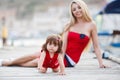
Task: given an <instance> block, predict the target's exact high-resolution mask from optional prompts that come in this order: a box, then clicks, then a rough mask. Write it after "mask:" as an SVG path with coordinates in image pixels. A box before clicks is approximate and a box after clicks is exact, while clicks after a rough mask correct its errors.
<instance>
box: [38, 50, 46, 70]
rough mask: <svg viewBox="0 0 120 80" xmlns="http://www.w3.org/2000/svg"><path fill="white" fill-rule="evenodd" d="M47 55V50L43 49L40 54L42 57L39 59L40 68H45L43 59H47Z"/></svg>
mask: <svg viewBox="0 0 120 80" xmlns="http://www.w3.org/2000/svg"><path fill="white" fill-rule="evenodd" d="M45 55H46V54H45V52H44V51H42V52H41V54H40V59H39V61H38V69H42V68H43V67H42V65H43V61H44V59H45Z"/></svg>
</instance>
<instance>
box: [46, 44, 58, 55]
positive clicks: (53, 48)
mask: <svg viewBox="0 0 120 80" xmlns="http://www.w3.org/2000/svg"><path fill="white" fill-rule="evenodd" d="M47 50H48V51H49V52H50V53H55V52H56V51H57V50H58V45H55V44H53V43H51V44H50V43H48V44H47Z"/></svg>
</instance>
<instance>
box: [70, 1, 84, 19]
mask: <svg viewBox="0 0 120 80" xmlns="http://www.w3.org/2000/svg"><path fill="white" fill-rule="evenodd" d="M71 11H72V14H73V15H74V17H76V18H81V17H82V9H81V7H80V5H78V4H77V3H73V4H72V6H71Z"/></svg>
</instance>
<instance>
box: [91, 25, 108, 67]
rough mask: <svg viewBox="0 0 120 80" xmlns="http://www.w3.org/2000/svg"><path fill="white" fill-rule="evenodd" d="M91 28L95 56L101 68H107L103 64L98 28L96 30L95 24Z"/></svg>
mask: <svg viewBox="0 0 120 80" xmlns="http://www.w3.org/2000/svg"><path fill="white" fill-rule="evenodd" d="M91 27H92V31H91V36H92V42H93V47H94V50H95V54H96V56H97V59H98V62H99V66H100V68H105V67H106V66H105V65H104V64H103V61H102V55H101V50H100V47H99V42H98V35H97V28H96V25H95V23H92V24H91Z"/></svg>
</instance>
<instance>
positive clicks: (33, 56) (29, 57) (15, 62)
mask: <svg viewBox="0 0 120 80" xmlns="http://www.w3.org/2000/svg"><path fill="white" fill-rule="evenodd" d="M38 55H39V53H35V54H30V55H26V56H22V57H20V58H17V59H15V60H13V61H11V60H9V61H3V62H2V66H15V65H17V66H23V65H21V64H25V63H28V62H30V61H32V60H34V59H36V58H37V57H38Z"/></svg>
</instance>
